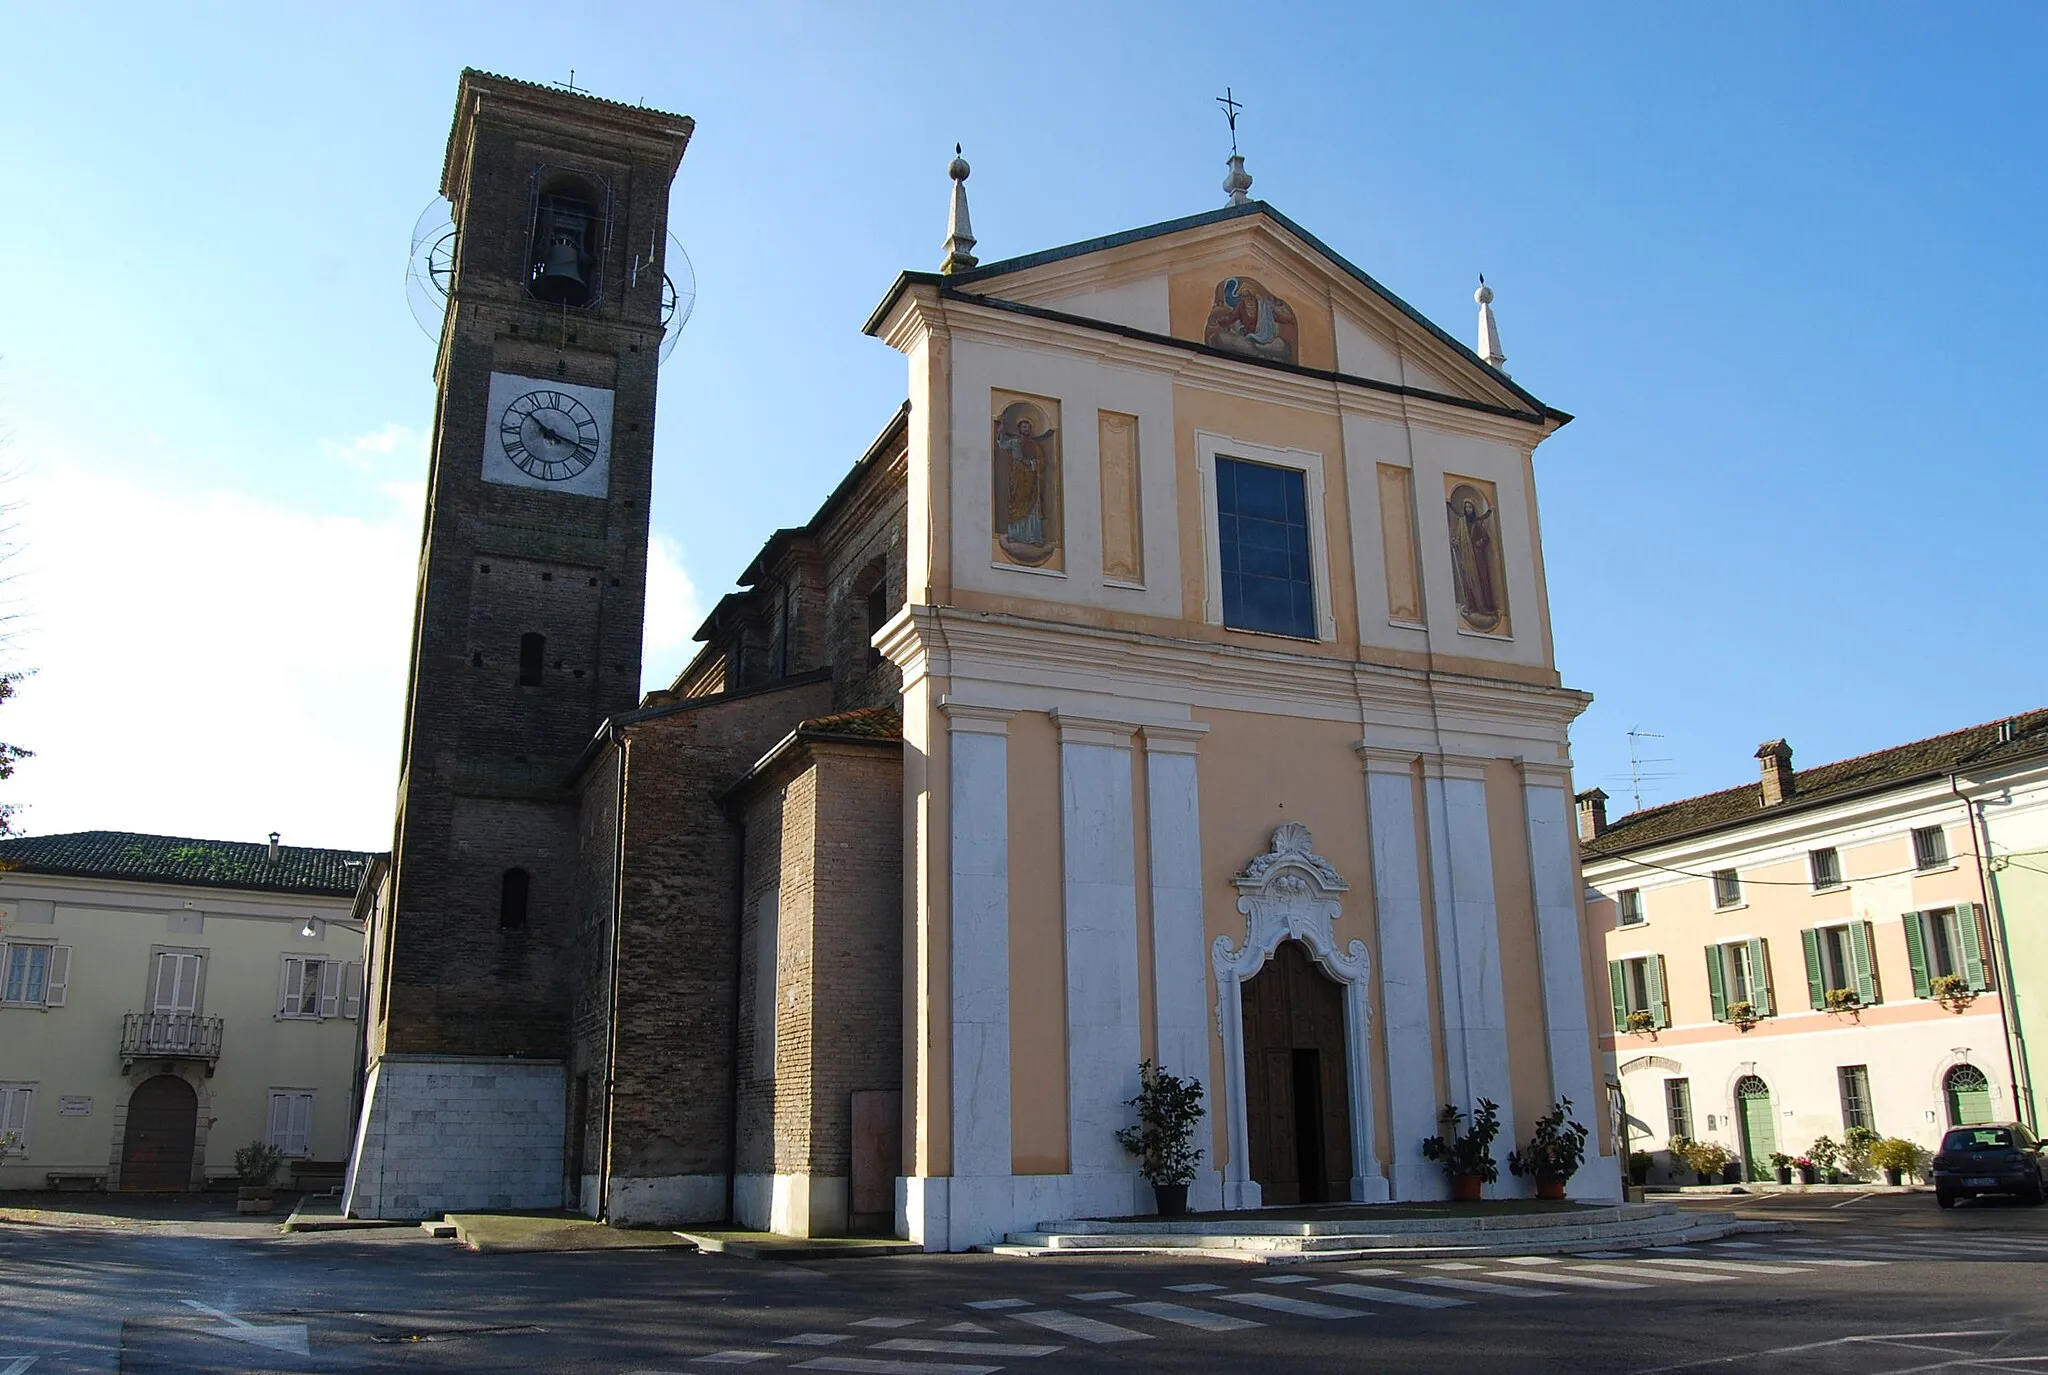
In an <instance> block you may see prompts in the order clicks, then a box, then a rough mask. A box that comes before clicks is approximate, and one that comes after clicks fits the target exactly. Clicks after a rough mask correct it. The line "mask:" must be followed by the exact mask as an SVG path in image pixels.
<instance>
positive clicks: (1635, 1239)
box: [989, 1218, 1793, 1265]
mask: <svg viewBox="0 0 2048 1375" xmlns="http://www.w3.org/2000/svg"><path fill="white" fill-rule="evenodd" d="M1791 1230H1793V1229H1792V1226H1791V1224H1790V1223H1785V1222H1754V1221H1745V1220H1739V1219H1732V1218H1731V1219H1726V1220H1716V1221H1711V1222H1707V1221H1692V1220H1687V1219H1681V1225H1680V1226H1678V1227H1675V1228H1674V1227H1668V1226H1662V1227H1641V1226H1632V1225H1628V1224H1622V1225H1610V1226H1608V1227H1604V1228H1555V1229H1550V1230H1549V1231H1548V1232H1544V1231H1535V1230H1528V1229H1524V1230H1520V1231H1517V1232H1513V1233H1511V1234H1509V1235H1504V1236H1503V1235H1473V1234H1472V1233H1471V1232H1469V1231H1468V1232H1465V1233H1462V1234H1453V1235H1448V1236H1445V1237H1442V1238H1440V1239H1437V1238H1430V1237H1427V1236H1416V1235H1413V1234H1410V1235H1407V1236H1404V1237H1399V1238H1390V1237H1388V1236H1386V1235H1385V1234H1381V1233H1370V1234H1354V1235H1351V1236H1345V1237H1342V1238H1333V1239H1325V1238H1317V1240H1318V1241H1326V1240H1327V1241H1332V1242H1335V1243H1336V1244H1325V1245H1321V1246H1313V1247H1310V1246H1303V1245H1301V1244H1300V1243H1301V1241H1302V1240H1303V1239H1300V1238H1296V1239H1294V1241H1295V1244H1294V1245H1292V1246H1289V1245H1286V1244H1284V1243H1285V1242H1286V1240H1287V1239H1285V1238H1274V1237H1259V1236H1238V1237H1230V1236H1221V1235H1216V1234H1209V1235H1204V1236H1186V1235H1152V1236H1144V1235H1140V1234H1136V1233H1132V1234H1126V1235H1123V1236H1104V1235H1099V1234H1098V1235H1088V1236H1077V1235H1073V1234H1062V1233H1016V1234H1013V1235H1012V1236H1011V1237H1010V1238H1009V1240H1008V1241H1007V1242H1005V1243H1003V1244H1000V1245H997V1246H994V1247H991V1248H989V1249H991V1250H992V1251H994V1252H995V1254H997V1255H1002V1256H1040V1257H1048V1256H1097V1257H1099V1256H1112V1255H1187V1254H1190V1253H1191V1252H1192V1253H1198V1254H1200V1255H1202V1256H1205V1257H1212V1258H1216V1259H1223V1260H1239V1261H1244V1262H1245V1263H1247V1264H1252V1265H1299V1264H1303V1263H1320V1262H1327V1261H1346V1260H1460V1259H1465V1258H1471V1257H1486V1256H1512V1255H1550V1254H1557V1253H1560V1252H1567V1251H1588V1250H1602V1251H1607V1250H1617V1251H1618V1250H1629V1249H1633V1248H1635V1247H1642V1246H1671V1245H1691V1244H1694V1243H1697V1242H1702V1241H1715V1240H1718V1239H1720V1238H1722V1237H1727V1236H1734V1235H1736V1234H1738V1233H1743V1232H1789V1231H1791ZM1276 1243H1278V1244H1276Z"/></svg>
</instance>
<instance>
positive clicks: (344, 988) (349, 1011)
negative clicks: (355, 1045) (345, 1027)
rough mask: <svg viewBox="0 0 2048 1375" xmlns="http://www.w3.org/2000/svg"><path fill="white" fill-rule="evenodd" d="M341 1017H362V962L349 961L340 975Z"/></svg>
mask: <svg viewBox="0 0 2048 1375" xmlns="http://www.w3.org/2000/svg"><path fill="white" fill-rule="evenodd" d="M341 1015H342V1016H344V1017H347V1018H350V1019H354V1018H357V1017H360V1016H362V1015H363V962H362V961H361V960H350V961H349V962H348V964H347V965H346V966H344V967H343V969H342V975H341Z"/></svg>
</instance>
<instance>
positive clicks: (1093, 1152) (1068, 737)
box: [1053, 712, 1140, 1175]
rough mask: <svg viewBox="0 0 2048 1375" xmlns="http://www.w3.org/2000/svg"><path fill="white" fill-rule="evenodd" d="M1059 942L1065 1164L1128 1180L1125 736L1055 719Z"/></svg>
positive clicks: (1132, 1054) (1130, 903) (1133, 1038)
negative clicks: (1124, 1134)
mask: <svg viewBox="0 0 2048 1375" xmlns="http://www.w3.org/2000/svg"><path fill="white" fill-rule="evenodd" d="M1053 715H1054V719H1055V720H1056V721H1057V722H1058V724H1059V728H1060V836H1061V848H1062V851H1063V857H1064V861H1065V862H1064V866H1063V868H1064V875H1063V879H1064V883H1063V896H1064V898H1065V908H1066V911H1065V917H1066V937H1067V1122H1068V1130H1069V1132H1070V1138H1069V1142H1068V1157H1069V1160H1070V1162H1071V1168H1072V1170H1073V1172H1074V1173H1075V1174H1076V1175H1089V1174H1098V1175H1099V1174H1119V1175H1131V1174H1132V1173H1133V1171H1134V1169H1135V1165H1134V1163H1133V1161H1132V1160H1131V1157H1130V1156H1129V1155H1128V1154H1127V1153H1126V1152H1125V1151H1124V1148H1123V1147H1122V1146H1120V1145H1118V1144H1117V1142H1116V1135H1115V1134H1116V1130H1117V1128H1119V1127H1122V1126H1126V1125H1128V1123H1129V1121H1130V1117H1131V1110H1130V1109H1129V1108H1128V1107H1126V1106H1125V1104H1126V1101H1127V1100H1128V1099H1130V1098H1131V1097H1132V1096H1133V1095H1135V1094H1136V1093H1137V1091H1138V1056H1139V1053H1140V1052H1139V1044H1140V1043H1139V1036H1138V890H1137V867H1136V863H1135V856H1134V855H1133V854H1132V846H1133V843H1134V837H1133V822H1132V817H1131V744H1130V742H1131V727H1130V726H1128V725H1124V724H1120V723H1117V722H1112V721H1101V720H1095V719H1090V718H1081V717H1075V716H1070V715H1067V714H1065V713H1061V712H1055V713H1054V714H1053Z"/></svg>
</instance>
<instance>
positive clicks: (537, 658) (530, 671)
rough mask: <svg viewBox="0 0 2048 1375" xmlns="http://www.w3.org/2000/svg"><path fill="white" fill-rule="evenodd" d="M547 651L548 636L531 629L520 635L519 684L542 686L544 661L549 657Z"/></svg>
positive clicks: (523, 685)
mask: <svg viewBox="0 0 2048 1375" xmlns="http://www.w3.org/2000/svg"><path fill="white" fill-rule="evenodd" d="M547 653H548V637H547V636H545V635H542V634H540V633H539V632H537V631H532V630H529V631H527V632H526V633H525V634H524V635H521V636H520V637H519V686H521V687H539V686H540V671H541V667H542V661H543V660H544V659H546V658H547Z"/></svg>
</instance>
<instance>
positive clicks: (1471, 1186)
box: [1451, 1174, 1486, 1203]
mask: <svg viewBox="0 0 2048 1375" xmlns="http://www.w3.org/2000/svg"><path fill="white" fill-rule="evenodd" d="M1485 1187H1486V1181H1485V1180H1483V1179H1481V1178H1480V1177H1479V1176H1478V1175H1476V1174H1454V1175H1452V1176H1451V1199H1452V1201H1453V1202H1457V1203H1477V1202H1478V1201H1479V1191H1480V1190H1482V1189H1484V1188H1485Z"/></svg>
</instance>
